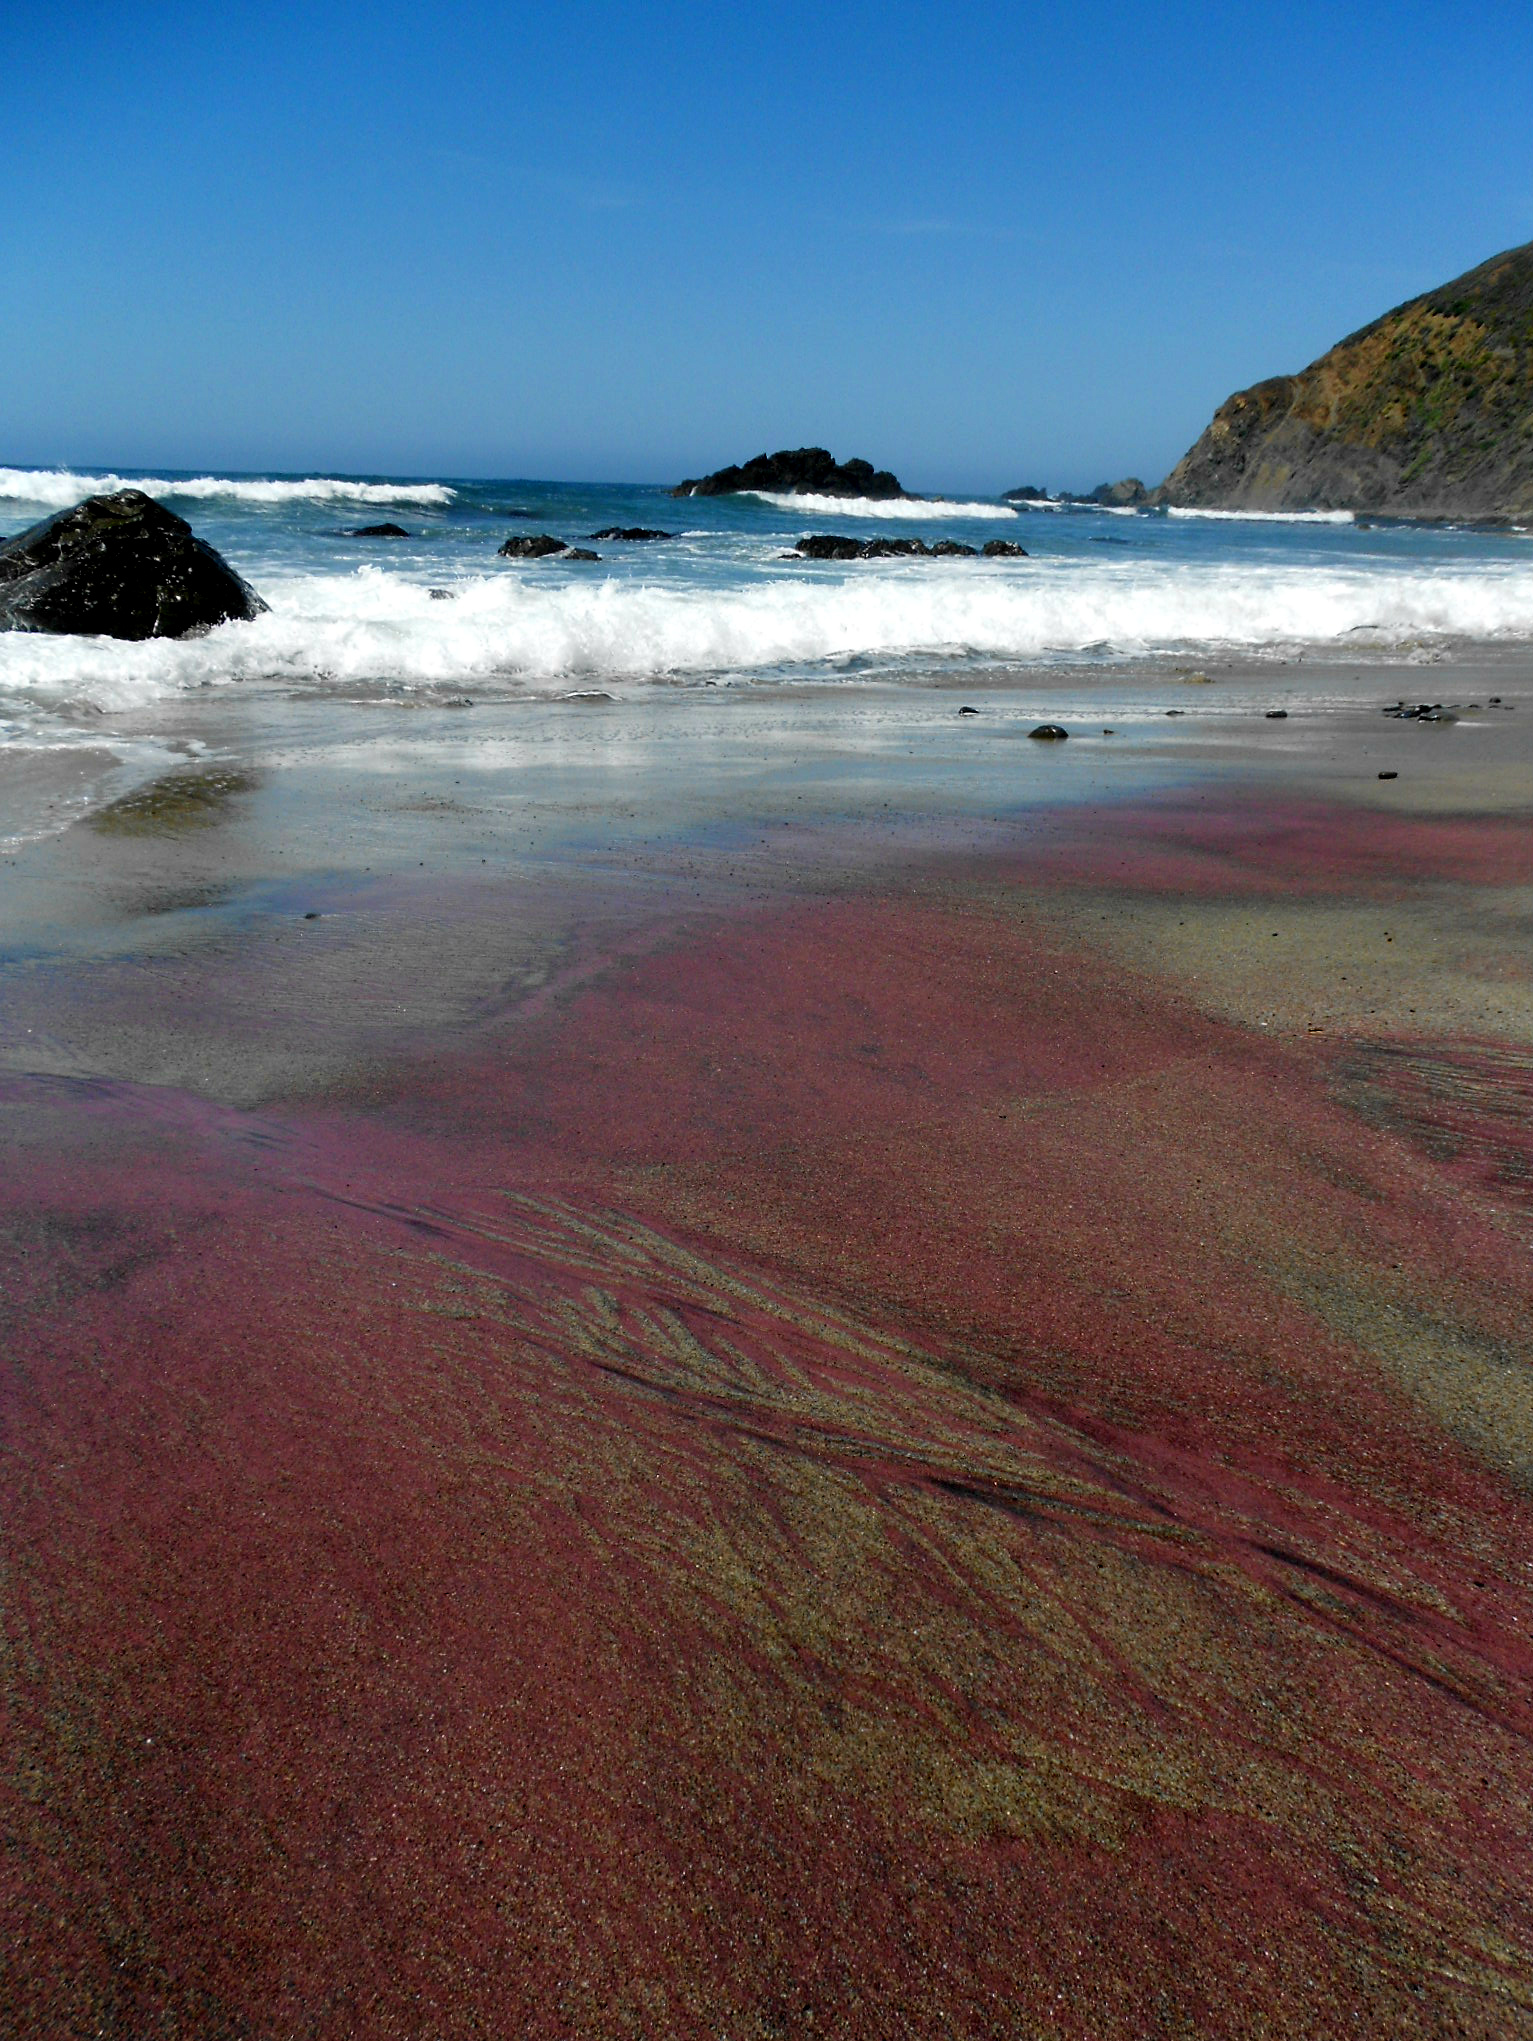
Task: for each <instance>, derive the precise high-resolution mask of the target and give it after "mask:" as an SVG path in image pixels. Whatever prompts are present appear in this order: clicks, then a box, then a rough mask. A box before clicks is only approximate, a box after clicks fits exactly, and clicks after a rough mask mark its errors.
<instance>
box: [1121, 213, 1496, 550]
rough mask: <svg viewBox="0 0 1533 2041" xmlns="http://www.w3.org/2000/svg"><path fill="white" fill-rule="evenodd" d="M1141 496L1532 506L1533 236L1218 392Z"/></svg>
mask: <svg viewBox="0 0 1533 2041" xmlns="http://www.w3.org/2000/svg"><path fill="white" fill-rule="evenodd" d="M1156 495H1157V497H1158V499H1159V500H1160V501H1162V502H1166V503H1175V504H1188V505H1199V506H1208V507H1216V506H1217V507H1220V508H1230V509H1246V510H1323V509H1350V510H1374V511H1386V512H1393V513H1395V514H1397V515H1400V516H1412V517H1434V516H1436V517H1517V518H1521V517H1533V242H1530V243H1528V244H1527V245H1526V246H1525V247H1522V248H1513V249H1510V250H1508V252H1507V253H1506V254H1504V255H1497V256H1493V257H1492V258H1491V260H1490V261H1489V262H1484V263H1481V265H1480V267H1479V268H1478V269H1472V270H1470V271H1469V273H1468V274H1467V275H1466V276H1461V277H1459V278H1458V279H1457V280H1456V281H1455V282H1453V283H1450V284H1444V285H1443V286H1442V288H1441V289H1440V290H1435V291H1429V292H1427V294H1426V295H1425V296H1424V297H1420V298H1413V299H1412V300H1411V301H1410V303H1409V304H1406V305H1401V306H1399V307H1398V308H1397V309H1396V310H1395V311H1393V312H1386V313H1385V315H1384V317H1383V318H1382V319H1376V320H1375V321H1374V322H1373V324H1372V325H1371V326H1365V327H1364V328H1363V329H1362V331H1361V332H1360V333H1354V334H1352V335H1351V336H1350V337H1349V338H1348V339H1346V340H1343V341H1341V342H1340V343H1339V344H1338V345H1337V346H1335V347H1333V348H1332V349H1331V351H1330V352H1329V354H1324V355H1322V356H1321V357H1320V359H1319V360H1318V361H1316V362H1312V363H1311V364H1310V366H1309V367H1308V368H1307V369H1304V370H1303V371H1301V373H1300V374H1298V375H1295V376H1274V377H1273V378H1272V379H1271V381H1269V382H1265V383H1257V384H1256V385H1255V386H1254V387H1253V388H1252V389H1249V390H1240V391H1237V392H1236V394H1235V395H1234V396H1233V397H1231V398H1229V399H1228V400H1227V401H1226V402H1225V403H1223V404H1221V405H1220V407H1219V409H1218V410H1217V411H1216V412H1215V414H1214V417H1213V420H1212V422H1211V423H1210V425H1209V427H1208V429H1207V430H1206V431H1205V432H1204V434H1203V436H1202V438H1201V439H1200V440H1199V441H1198V443H1197V445H1196V446H1194V447H1192V448H1191V449H1190V451H1189V452H1188V453H1186V454H1185V455H1184V456H1183V458H1182V459H1181V460H1180V461H1179V462H1178V463H1177V465H1176V467H1175V468H1173V469H1172V471H1171V473H1170V474H1169V475H1168V476H1167V477H1166V479H1165V481H1164V482H1163V483H1162V484H1161V486H1160V488H1159V490H1157V492H1156Z"/></svg>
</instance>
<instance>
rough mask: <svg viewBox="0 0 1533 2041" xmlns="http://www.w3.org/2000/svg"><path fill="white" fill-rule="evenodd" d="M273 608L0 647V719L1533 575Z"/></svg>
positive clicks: (1196, 642)
mask: <svg viewBox="0 0 1533 2041" xmlns="http://www.w3.org/2000/svg"><path fill="white" fill-rule="evenodd" d="M262 592H263V594H265V595H266V596H267V598H268V599H269V601H270V603H271V611H270V613H269V614H268V615H265V616H262V617H259V618H257V619H256V620H255V621H254V622H253V623H248V624H226V625H224V626H222V627H221V628H220V629H218V630H216V631H214V632H212V633H210V634H209V635H208V636H206V637H204V638H200V639H190V640H182V641H179V642H169V641H164V640H160V641H151V642H148V643H144V644H123V643H118V642H115V641H112V640H107V639H100V638H73V639H67V638H49V637H43V636H31V635H26V634H21V633H10V634H0V707H3V706H4V705H5V704H6V703H11V704H14V705H17V706H20V707H24V708H27V709H30V710H32V711H37V710H42V709H47V710H55V711H56V710H60V709H62V710H63V711H64V712H65V713H66V714H67V715H69V716H71V717H73V716H74V715H75V714H76V713H77V712H79V713H88V712H89V711H90V710H93V709H94V710H98V711H101V710H104V711H113V710H126V709H132V708H135V707H139V706H142V705H145V704H147V703H148V702H151V701H153V700H156V699H158V698H162V697H165V696H169V695H174V694H176V693H179V692H182V691H185V690H189V689H192V688H197V687H205V686H224V685H229V684H234V683H240V682H267V683H276V684H278V685H286V686H292V687H298V688H303V689H309V688H321V689H325V690H343V689H345V688H346V687H348V686H349V685H354V684H356V683H360V682H384V683H391V684H394V685H399V686H403V687H405V688H410V687H421V686H431V685H440V684H442V683H447V684H452V685H456V686H465V685H470V684H472V685H476V686H479V687H481V688H484V687H489V688H496V687H501V688H510V689H513V690H528V691H538V690H540V689H543V688H556V687H559V686H562V685H567V684H569V682H570V681H571V680H572V679H573V680H584V679H586V678H595V677H610V678H614V679H627V680H644V679H664V678H668V677H677V678H685V677H687V676H692V675H703V674H718V675H733V676H740V677H743V678H746V679H752V678H757V677H762V678H766V677H770V676H772V675H773V674H774V673H781V672H782V671H784V670H797V671H802V670H804V669H813V670H818V671H821V672H826V671H828V672H830V673H834V672H835V671H836V670H837V669H838V668H840V667H843V666H844V665H845V664H846V663H847V662H851V661H856V662H858V669H859V671H863V672H866V671H867V670H868V669H869V668H872V669H875V670H876V669H877V667H878V666H879V665H880V664H883V665H886V666H899V665H902V664H908V663H909V662H912V661H920V660H930V659H943V660H945V659H950V658H956V657H960V656H964V655H968V656H974V657H980V658H983V659H986V660H989V661H1008V660H1014V661H1019V662H1020V661H1027V660H1045V661H1046V660H1048V659H1050V658H1053V657H1057V656H1061V655H1063V656H1069V655H1072V654H1075V655H1078V654H1080V653H1082V652H1089V653H1091V654H1092V655H1093V656H1111V655H1113V654H1118V655H1124V656H1134V655H1143V654H1148V653H1155V652H1161V651H1165V652H1177V653H1180V652H1183V651H1186V650H1188V649H1193V648H1198V647H1208V648H1212V647H1216V646H1218V647H1229V648H1233V649H1241V648H1253V647H1264V646H1272V645H1284V646H1292V645H1299V644H1312V645H1318V646H1324V645H1337V644H1340V643H1342V642H1343V641H1345V642H1347V643H1349V644H1350V645H1352V646H1356V645H1359V644H1361V643H1371V644H1374V645H1378V646H1381V647H1388V646H1390V645H1397V644H1400V643H1403V642H1406V641H1409V640H1415V639H1420V638H1422V637H1424V636H1426V637H1431V636H1452V637H1459V638H1477V639H1486V640H1489V639H1508V638H1510V639H1533V570H1530V568H1529V567H1528V566H1525V565H1519V564H1515V563H1508V562H1497V563H1493V564H1487V565H1486V566H1484V567H1473V566H1466V567H1463V568H1460V569H1455V570H1451V571H1442V570H1438V571H1434V572H1431V573H1421V572H1411V571H1409V570H1400V571H1380V570H1378V569H1376V568H1375V569H1372V570H1368V569H1362V568H1357V569H1350V568H1345V567H1337V568H1330V569H1319V568H1314V567H1299V568H1296V567H1293V566H1287V565H1285V566H1274V565H1258V566H1250V565H1244V566H1237V565H1234V564H1231V563H1218V564H1208V563H1201V564H1185V565H1181V566H1177V567H1173V568H1167V567H1165V566H1155V565H1153V564H1145V563H1134V564H1130V563H1127V562H1125V563H1122V564H1121V565H1120V564H1118V563H1116V562H1115V563H1112V564H1111V565H1109V564H1108V563H1105V562H1091V563H1083V562H1079V561H1063V560H1060V561H1049V560H1040V559H1034V560H1031V561H1018V562H1015V563H1012V562H1006V563H996V564H994V565H992V564H990V563H988V562H982V561H966V562H962V563H957V562H955V563H953V564H952V565H949V564H948V563H946V562H937V561H922V562H920V563H917V564H910V565H906V564H904V563H890V564H884V563H865V564H863V563H860V564H857V565H855V566H852V567H850V568H848V569H827V570H826V571H824V572H823V573H822V572H819V571H809V572H805V571H803V570H801V569H797V568H795V569H794V570H792V571H782V572H774V573H771V574H768V575H763V576H761V577H759V578H756V579H754V580H751V581H748V582H744V583H735V584H733V585H731V586H726V587H719V586H713V587H708V586H703V585H699V584H692V585H680V586H678V585H676V584H671V585H661V584H657V583H655V582H650V581H644V580H638V579H629V578H627V577H622V576H616V575H614V576H612V577H610V578H606V579H600V578H598V579H590V580H583V579H578V578H575V577H573V576H568V575H566V574H565V572H564V571H562V570H560V569H559V568H557V567H554V568H551V569H539V570H538V578H536V579H533V578H532V577H531V576H528V575H524V574H522V573H521V572H520V571H517V570H508V571H506V572H497V573H493V574H488V575H476V576H474V577H472V578H465V579H463V580H460V581H459V582H457V583H456V584H455V585H454V589H453V599H452V600H451V601H442V600H440V599H437V598H434V597H433V596H432V595H431V593H430V591H429V589H428V588H427V587H426V586H425V585H424V584H423V583H421V582H420V581H418V580H415V579H412V578H409V577H406V576H404V575H401V574H397V573H393V572H389V571H385V570H384V569H381V568H374V567H367V568H363V569H361V570H359V571H357V572H355V573H351V574H326V575H294V576H291V577H288V578H286V579H281V578H278V579H274V580H271V581H263V584H262Z"/></svg>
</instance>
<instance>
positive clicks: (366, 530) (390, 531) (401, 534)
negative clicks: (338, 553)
mask: <svg viewBox="0 0 1533 2041" xmlns="http://www.w3.org/2000/svg"><path fill="white" fill-rule="evenodd" d="M409 536H410V534H409V533H408V532H407V531H406V530H405V528H404V526H403V525H402V524H355V525H353V526H352V527H351V529H350V531H344V532H342V533H341V537H342V538H343V539H407V538H408V537H409Z"/></svg>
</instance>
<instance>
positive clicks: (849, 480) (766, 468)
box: [671, 446, 907, 499]
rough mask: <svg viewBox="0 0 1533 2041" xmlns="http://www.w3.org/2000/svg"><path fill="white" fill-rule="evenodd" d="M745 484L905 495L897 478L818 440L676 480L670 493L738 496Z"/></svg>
mask: <svg viewBox="0 0 1533 2041" xmlns="http://www.w3.org/2000/svg"><path fill="white" fill-rule="evenodd" d="M744 489H762V490H765V491H767V493H768V494H770V495H773V496H872V497H877V498H879V499H883V498H886V497H891V496H904V495H905V494H906V493H907V492H906V491H905V490H904V489H902V488H901V487H900V484H899V478H898V477H897V476H895V475H891V474H890V472H889V470H888V469H887V468H875V467H874V466H873V465H872V463H871V462H870V461H855V460H854V461H838V460H837V459H836V458H835V456H834V454H831V453H828V452H827V451H826V449H825V448H824V447H822V446H801V447H798V448H796V449H794V450H793V451H791V452H790V451H788V450H787V449H786V448H785V449H784V450H783V451H782V452H780V453H775V454H757V456H756V458H755V459H754V460H753V461H747V462H746V463H745V464H744V466H743V467H738V468H719V469H717V470H716V471H715V472H714V473H713V474H711V475H702V476H700V477H698V478H696V479H694V480H692V481H689V482H678V483H677V485H676V487H675V488H674V489H673V490H672V491H671V494H672V495H673V496H736V495H738V494H739V493H740V492H741V490H744Z"/></svg>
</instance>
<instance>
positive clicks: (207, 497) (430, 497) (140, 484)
mask: <svg viewBox="0 0 1533 2041" xmlns="http://www.w3.org/2000/svg"><path fill="white" fill-rule="evenodd" d="M115 489H142V490H143V492H144V494H145V495H146V496H156V497H160V496H184V497H188V498H193V499H197V500H199V501H203V502H207V501H212V500H216V499H219V498H222V499H224V500H226V501H230V502H244V503H264V504H282V503H420V504H428V505H430V504H437V505H440V504H447V503H451V502H452V500H453V495H454V492H453V491H452V490H451V489H449V488H448V487H447V486H446V484H445V483H443V482H353V481H348V480H347V479H346V478H345V477H342V476H336V475H308V476H299V477H296V478H284V479H283V480H281V481H259V480H249V479H246V480H231V479H230V478H229V477H228V476H225V475H195V476H192V477H191V478H190V479H185V478H183V479H181V480H179V481H178V480H177V479H176V478H174V477H173V476H167V475H81V474H77V473H75V471H74V470H73V469H71V468H0V502H7V503H25V504H38V505H41V506H42V507H43V508H44V509H47V510H67V509H68V508H69V507H70V505H71V504H75V503H78V502H79V501H80V500H81V498H82V497H85V496H106V495H110V494H111V493H112V491H113V490H115Z"/></svg>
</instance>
